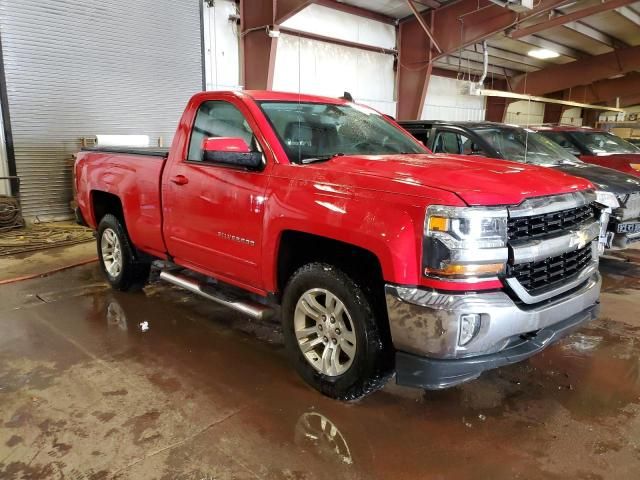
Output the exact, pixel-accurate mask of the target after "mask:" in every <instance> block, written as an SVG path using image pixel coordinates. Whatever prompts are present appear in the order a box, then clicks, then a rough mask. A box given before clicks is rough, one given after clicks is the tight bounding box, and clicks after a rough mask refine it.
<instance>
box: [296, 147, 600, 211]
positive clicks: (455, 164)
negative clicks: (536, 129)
mask: <svg viewBox="0 0 640 480" xmlns="http://www.w3.org/2000/svg"><path fill="white" fill-rule="evenodd" d="M309 167H314V168H317V169H322V170H328V171H331V172H333V173H341V174H344V176H345V183H351V184H354V186H366V184H365V183H364V182H363V181H362V180H360V181H358V180H357V179H356V177H359V178H360V179H364V178H366V177H378V178H385V179H388V180H390V181H392V182H394V183H395V184H409V185H412V186H420V185H422V186H426V187H432V188H438V189H442V190H446V191H449V192H452V193H454V194H456V195H458V196H459V197H460V198H461V199H462V200H464V201H465V202H466V203H467V204H468V205H507V204H510V205H514V204H518V203H520V202H522V201H523V200H524V199H526V198H530V197H541V196H546V195H557V194H560V193H567V192H573V191H577V190H585V189H588V188H592V187H593V186H592V185H591V183H590V182H588V181H587V180H584V179H581V178H577V177H573V176H570V175H567V174H565V173H562V172H559V171H556V170H554V169H551V168H545V167H538V166H534V165H523V164H519V163H514V162H507V161H504V160H493V159H489V158H484V157H466V156H463V155H434V154H406V155H405V154H398V155H362V156H360V155H345V156H340V157H335V158H333V159H331V160H329V161H327V162H323V163H317V164H312V165H309Z"/></svg>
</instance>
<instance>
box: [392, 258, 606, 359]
mask: <svg viewBox="0 0 640 480" xmlns="http://www.w3.org/2000/svg"><path fill="white" fill-rule="evenodd" d="M600 285H601V278H600V274H599V273H598V272H597V271H593V272H592V274H591V276H590V277H589V278H587V279H585V281H584V283H583V284H582V285H578V286H576V287H575V289H574V290H573V291H571V292H567V293H565V294H564V295H559V296H558V297H555V298H553V299H550V300H547V301H545V302H542V303H540V304H537V305H525V304H520V305H518V304H516V303H515V302H514V301H513V300H512V299H511V297H510V296H509V295H507V293H506V292H504V291H498V292H489V293H464V294H453V293H451V294H450V293H441V292H436V291H429V290H423V289H418V288H411V287H402V286H396V285H386V286H385V293H386V302H387V311H388V316H389V324H390V328H391V337H392V339H393V344H394V347H395V349H396V350H397V351H401V352H406V353H410V354H414V355H419V356H423V357H430V358H436V359H461V358H466V357H474V356H481V355H487V354H494V353H497V352H500V351H502V350H504V349H505V348H507V347H509V346H510V345H512V344H513V342H514V341H517V340H518V339H519V338H520V337H521V336H523V335H529V334H535V332H538V331H540V330H543V329H545V328H549V327H552V326H553V325H555V324H558V323H560V322H562V321H564V320H566V319H568V318H570V317H572V316H575V315H578V314H580V313H581V312H584V311H587V310H589V309H590V308H592V307H593V306H594V305H596V304H597V302H598V297H599V295H600ZM464 313H475V314H480V315H481V319H482V320H481V326H480V329H479V331H478V333H477V335H476V336H475V337H474V339H473V340H471V342H469V343H468V344H467V345H465V346H460V345H459V344H458V338H459V334H460V315H462V314H464ZM589 319H590V318H589Z"/></svg>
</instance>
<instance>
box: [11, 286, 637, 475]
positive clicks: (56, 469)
mask: <svg viewBox="0 0 640 480" xmlns="http://www.w3.org/2000/svg"><path fill="white" fill-rule="evenodd" d="M607 275H609V274H607V273H605V278H606V276H607ZM74 288H75V287H74ZM43 291H45V292H48V293H47V294H45V295H44V297H43V301H47V302H49V303H47V304H43V305H40V306H37V307H35V308H25V309H23V311H16V312H12V313H11V315H12V316H13V317H12V318H11V319H9V321H7V320H6V319H5V320H3V321H4V322H6V323H4V324H3V325H5V327H6V329H5V330H4V333H5V337H4V338H5V341H4V342H3V341H2V339H0V478H16V479H18V478H49V477H48V475H51V478H56V477H55V475H57V474H58V473H60V472H61V473H66V475H67V476H69V475H71V474H72V472H75V474H76V476H75V477H74V478H92V477H91V475H98V476H95V477H94V478H118V477H119V478H206V477H205V475H217V476H215V477H213V476H212V477H211V478H255V477H258V478H300V479H304V478H331V479H335V478H407V479H414V478H427V477H428V478H432V477H433V478H447V479H449V478H453V479H456V478H495V479H501V478H505V479H506V478H556V477H557V478H635V477H633V476H627V475H631V473H630V472H633V471H635V472H637V471H640V447H639V446H638V445H636V444H635V443H634V442H637V441H638V439H640V421H639V418H640V417H639V414H640V411H639V408H638V403H639V402H640V363H639V362H640V360H639V359H640V346H639V340H640V334H639V329H638V327H640V323H638V324H637V325H638V327H636V326H634V325H633V324H630V323H629V322H627V323H622V322H620V321H617V320H616V319H612V318H601V319H599V320H597V321H596V322H594V323H592V324H591V325H590V326H588V327H586V328H583V329H581V330H580V331H578V332H576V333H575V334H573V335H572V336H570V337H568V338H567V339H565V340H564V341H563V342H562V343H560V344H557V345H554V346H552V347H550V348H549V349H547V350H546V351H544V352H543V353H541V354H540V355H538V356H536V357H533V358H532V359H530V360H529V361H527V362H523V363H520V364H517V365H513V366H510V367H507V368H502V369H499V370H496V371H492V372H488V373H486V374H485V375H483V376H482V377H481V378H480V379H479V380H478V381H475V382H471V383H468V384H465V385H462V386H459V387H457V388H453V389H449V390H445V391H440V392H423V391H419V390H414V389H407V388H403V387H399V386H396V385H394V384H393V383H390V384H389V385H388V386H387V387H386V388H385V389H384V390H383V391H381V392H379V393H377V394H375V395H372V396H371V397H368V398H367V399H365V400H362V401H360V402H357V403H355V404H342V403H339V402H335V401H332V400H329V399H327V398H324V397H322V396H320V395H319V394H317V393H316V392H315V391H312V390H311V389H310V388H308V387H307V386H306V385H304V384H303V383H302V381H301V380H299V379H298V378H297V377H296V375H295V373H294V372H293V371H292V369H291V368H290V367H289V365H288V363H287V360H286V358H285V355H284V352H283V349H282V346H281V340H280V333H279V329H278V327H277V325H275V324H256V323H255V322H251V321H248V320H246V319H244V318H243V317H242V316H241V315H235V314H233V313H231V312H229V311H227V310H225V309H222V308H217V307H215V306H212V305H211V304H209V303H207V302H203V301H200V300H199V299H197V298H195V297H193V296H191V295H189V294H185V293H184V292H182V291H179V290H176V289H173V288H167V287H165V286H161V285H155V284H154V285H152V286H151V287H150V288H148V289H147V291H146V293H145V294H136V295H122V294H118V293H116V292H111V291H109V290H104V289H102V288H101V287H99V286H95V288H93V287H92V288H89V289H87V290H86V291H84V292H82V288H80V289H79V290H77V289H76V290H72V294H70V295H69V297H67V296H65V294H63V293H60V292H56V291H55V290H54V289H51V288H47V289H46V290H43ZM625 291H628V289H626V288H625ZM614 296H615V295H614ZM34 445H35V446H38V447H37V448H39V449H41V450H42V452H41V453H39V454H37V451H34V448H35V447H33V446H34ZM172 445H173V447H171V448H168V446H172ZM11 452H14V453H13V454H12V455H13V456H11V457H10V458H9V459H8V460H7V461H3V459H4V458H5V457H6V456H7V455H9V454H10V453H11ZM148 452H160V453H157V454H156V455H154V457H153V460H151V459H146V458H147V457H146V456H145V455H147V454H148ZM36 454H37V456H36V457H35V460H34V461H33V462H32V463H31V465H28V463H29V460H30V459H31V458H33V457H34V455H36ZM243 465H244V466H243ZM247 469H248V470H247ZM248 471H250V472H254V473H255V475H251V474H249V473H247V472H248ZM114 472H119V473H117V475H115V477H114ZM54 474H55V475H54ZM608 474H609V475H608ZM3 475H4V476H3ZM82 475H84V476H82ZM198 475H200V477H198ZM434 475H435V477H434ZM437 475H440V477H438V476H437Z"/></svg>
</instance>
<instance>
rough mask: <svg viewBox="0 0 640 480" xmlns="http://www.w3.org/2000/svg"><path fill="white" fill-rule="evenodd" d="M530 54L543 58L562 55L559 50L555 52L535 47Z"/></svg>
mask: <svg viewBox="0 0 640 480" xmlns="http://www.w3.org/2000/svg"><path fill="white" fill-rule="evenodd" d="M528 55H529V56H530V57H534V58H539V59H541V60H546V59H548V58H556V57H559V56H560V54H559V53H558V52H554V51H553V50H549V49H547V48H535V49H533V50H529V53H528Z"/></svg>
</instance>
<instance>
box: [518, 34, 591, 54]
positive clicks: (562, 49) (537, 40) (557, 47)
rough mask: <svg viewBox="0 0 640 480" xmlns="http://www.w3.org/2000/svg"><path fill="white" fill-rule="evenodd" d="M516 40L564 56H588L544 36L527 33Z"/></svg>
mask: <svg viewBox="0 0 640 480" xmlns="http://www.w3.org/2000/svg"><path fill="white" fill-rule="evenodd" d="M518 40H520V41H522V42H525V43H528V44H530V45H533V46H535V47H538V48H546V49H548V50H553V51H554V52H558V53H559V54H560V55H563V56H565V57H570V58H575V59H578V58H585V57H588V56H589V55H587V54H586V53H584V52H581V51H580V50H576V49H575V48H571V47H567V46H566V45H562V44H560V43H557V42H554V41H552V40H547V39H546V38H542V37H538V36H536V35H527V36H526V37H522V38H519V39H518Z"/></svg>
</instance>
